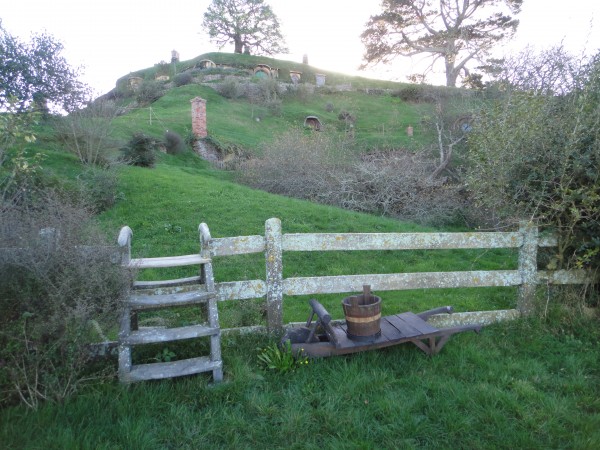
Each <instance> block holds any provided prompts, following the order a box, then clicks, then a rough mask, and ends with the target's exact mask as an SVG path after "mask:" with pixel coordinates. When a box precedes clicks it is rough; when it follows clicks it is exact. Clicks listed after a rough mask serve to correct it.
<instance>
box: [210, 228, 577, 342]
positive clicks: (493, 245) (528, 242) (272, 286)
mask: <svg viewBox="0 0 600 450" xmlns="http://www.w3.org/2000/svg"><path fill="white" fill-rule="evenodd" d="M199 231H200V240H201V245H202V249H203V250H202V251H203V254H205V255H207V256H210V257H212V258H214V257H224V256H231V255H242V254H249V253H264V254H265V264H266V275H265V279H264V280H243V281H230V282H220V283H215V289H216V291H217V299H218V300H221V301H224V300H241V299H250V298H260V297H265V298H266V303H267V320H268V328H269V329H271V330H274V329H279V328H281V327H282V326H283V321H282V308H283V306H282V305H283V296H284V295H288V296H294V295H312V294H333V293H349V292H359V291H361V289H362V286H363V285H365V284H369V285H371V287H372V289H373V290H374V291H389V290H409V289H435V288H462V287H489V286H507V287H508V286H518V287H519V294H518V300H517V308H516V309H514V310H508V311H503V312H502V313H503V314H502V315H504V316H515V315H517V314H527V313H529V312H531V310H532V308H533V294H534V291H535V288H536V286H537V285H538V284H540V283H543V284H547V283H548V284H554V285H562V284H583V283H585V282H587V281H588V278H587V273H586V272H585V271H583V270H570V271H539V270H537V253H538V248H540V247H554V246H556V244H557V242H556V239H555V238H553V237H548V236H544V237H540V235H539V233H538V229H537V228H536V227H534V226H531V225H526V224H523V225H522V226H521V228H520V229H519V231H515V232H501V233H497V232H494V233H493V232H469V233H326V234H312V233H309V234H283V233H282V229H281V221H280V220H279V219H275V218H273V219H269V220H267V221H266V223H265V235H264V236H260V235H252V236H237V237H225V238H211V237H210V234H209V233H208V227H207V226H206V224H201V225H200V230H199ZM498 248H517V249H518V251H519V259H518V268H517V269H516V270H491V271H489V270H488V271H461V272H425V273H395V274H364V275H342V276H321V277H292V278H283V274H282V273H283V270H282V269H283V262H282V261H283V252H285V251H295V252H303V251H340V250H417V249H419V250H438V249H498ZM217 264H218V262H217ZM490 313H491V314H492V315H494V314H496V315H498V314H497V313H498V312H490ZM474 314H476V315H477V316H479V317H480V316H481V314H480V313H479V312H478V313H472V314H471V316H473V315H474Z"/></svg>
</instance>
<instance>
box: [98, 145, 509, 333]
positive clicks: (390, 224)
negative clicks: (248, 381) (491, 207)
mask: <svg viewBox="0 0 600 450" xmlns="http://www.w3.org/2000/svg"><path fill="white" fill-rule="evenodd" d="M163 161H164V162H163V163H159V164H157V166H156V167H155V168H154V169H144V168H137V167H124V168H123V169H122V171H121V189H122V191H123V193H124V196H125V200H124V201H121V202H119V203H118V204H117V205H116V206H115V207H114V208H113V209H111V210H110V211H108V212H106V213H104V214H102V216H101V217H100V219H101V221H102V223H103V226H104V228H105V229H106V230H107V231H108V232H110V233H113V235H114V236H115V240H116V235H117V234H118V231H119V229H120V227H121V226H123V225H129V226H130V227H131V228H132V230H133V233H134V234H133V241H132V253H133V256H134V257H154V256H167V255H177V254H189V253H194V252H196V251H198V245H199V244H198V232H197V229H198V225H199V224H200V223H201V222H205V223H207V224H208V226H209V228H210V230H211V234H212V236H213V237H230V236H245V235H264V224H265V221H266V220H267V219H269V218H271V217H277V218H279V219H281V221H282V226H283V231H284V233H318V232H365V233H368V232H409V231H427V230H430V231H431V230H432V229H427V228H423V227H418V226H416V225H414V224H410V223H403V222H399V221H397V220H392V219H387V218H383V217H376V216H371V215H367V214H360V213H354V212H350V211H344V210H341V209H338V208H333V207H328V206H323V205H315V204H313V203H310V202H306V201H301V200H296V199H290V198H285V197H281V196H276V195H272V194H268V193H265V192H262V191H257V190H252V189H249V188H247V187H244V186H240V185H237V184H235V183H233V182H231V181H230V180H228V179H227V178H229V177H230V175H229V174H227V173H225V174H224V173H222V172H217V171H213V170H211V169H210V168H208V167H207V166H206V164H205V163H204V162H201V161H199V160H197V159H195V158H194V157H191V156H187V157H182V158H175V157H172V156H163ZM167 163H168V164H167ZM283 264H284V268H283V273H284V277H296V276H325V275H352V274H370V273H373V274H376V273H399V272H428V271H433V272H435V271H458V270H495V269H498V270H500V269H514V268H516V254H515V253H514V252H512V251H509V250H495V251H490V250H468V251H467V250H438V251H365V252H362V251H361V252H352V251H345V252H286V253H285V254H284V258H283ZM189 270H190V272H183V271H181V270H180V269H177V270H176V269H173V270H171V271H170V272H168V276H174V277H176V276H190V275H192V274H193V272H191V271H192V270H193V269H189ZM214 272H215V279H216V281H217V282H222V281H237V280H245V279H250V280H252V279H264V278H265V266H264V255H262V254H255V255H243V256H235V257H222V258H216V259H215V260H214ZM164 273H165V272H161V274H164ZM140 276H141V277H142V278H148V279H155V278H159V277H160V274H158V273H157V272H156V271H145V272H144V273H141V274H140ZM381 295H382V297H383V299H384V302H383V312H384V313H398V312H401V311H404V310H415V311H416V310H426V309H430V308H433V307H437V306H444V305H453V306H454V307H455V308H456V310H458V311H470V310H487V309H505V308H513V307H515V304H516V292H515V290H514V289H512V288H481V289H441V290H415V291H398V292H385V293H381ZM342 297H343V296H340V295H324V296H321V297H320V299H321V300H322V302H323V304H324V305H325V306H326V307H327V308H328V309H329V310H330V312H331V314H332V315H333V316H334V317H336V318H341V317H342V314H343V313H342V309H341V307H340V301H341V298H342ZM231 303H232V302H224V303H223V304H221V305H220V306H221V308H222V310H223V311H225V310H226V309H227V308H235V307H236V306H235V305H231ZM307 308H308V307H307V297H288V298H285V299H284V321H285V322H295V321H302V320H305V319H306V314H307ZM226 315H227V314H225V316H226ZM258 324H260V323H258ZM224 325H225V326H227V325H230V324H227V323H225V324H224ZM247 325H248V324H247Z"/></svg>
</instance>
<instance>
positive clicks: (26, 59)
mask: <svg viewBox="0 0 600 450" xmlns="http://www.w3.org/2000/svg"><path fill="white" fill-rule="evenodd" d="M62 50H63V45H62V44H61V43H60V42H59V41H57V40H56V39H55V38H54V37H52V36H50V35H48V34H44V33H42V34H35V35H33V36H32V38H31V41H30V42H28V43H24V42H21V41H20V40H19V39H17V38H16V37H14V36H12V35H11V34H10V33H9V32H8V31H6V30H5V29H4V28H3V26H2V21H1V20H0V61H2V62H1V63H0V107H2V108H6V107H7V105H8V104H11V105H13V107H16V108H17V110H23V109H25V108H28V107H29V106H31V105H32V104H33V103H37V104H38V105H40V106H44V107H45V106H46V105H47V104H49V106H50V107H55V108H57V109H62V110H65V111H70V110H73V109H74V108H76V107H77V106H79V105H81V104H82V103H83V102H84V100H85V98H86V97H87V93H88V92H87V91H88V90H87V87H86V86H84V85H83V83H81V82H80V81H78V77H79V71H78V70H77V69H73V68H72V67H71V66H70V65H69V64H68V62H67V61H66V59H65V58H64V57H63V56H62V55H61V52H62Z"/></svg>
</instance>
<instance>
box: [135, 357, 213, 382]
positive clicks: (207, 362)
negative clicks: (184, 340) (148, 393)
mask: <svg viewBox="0 0 600 450" xmlns="http://www.w3.org/2000/svg"><path fill="white" fill-rule="evenodd" d="M222 368H223V362H222V361H221V360H219V361H211V359H210V357H208V356H200V357H197V358H190V359H182V360H179V361H170V362H162V363H152V364H140V365H133V366H132V367H131V371H130V372H129V373H128V374H127V378H128V381H144V380H160V379H162V378H172V377H179V376H183V375H192V374H195V373H200V372H208V371H211V370H213V371H214V370H221V369H222Z"/></svg>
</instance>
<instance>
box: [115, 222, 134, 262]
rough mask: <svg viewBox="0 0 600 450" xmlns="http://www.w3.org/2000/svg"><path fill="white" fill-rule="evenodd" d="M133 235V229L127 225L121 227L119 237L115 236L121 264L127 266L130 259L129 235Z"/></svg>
mask: <svg viewBox="0 0 600 450" xmlns="http://www.w3.org/2000/svg"><path fill="white" fill-rule="evenodd" d="M132 236H133V231H131V228H129V227H128V226H127V225H125V226H124V227H123V228H121V231H120V232H119V237H118V238H117V243H118V244H119V247H120V251H121V265H123V266H125V267H127V266H129V261H131V237H132Z"/></svg>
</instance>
